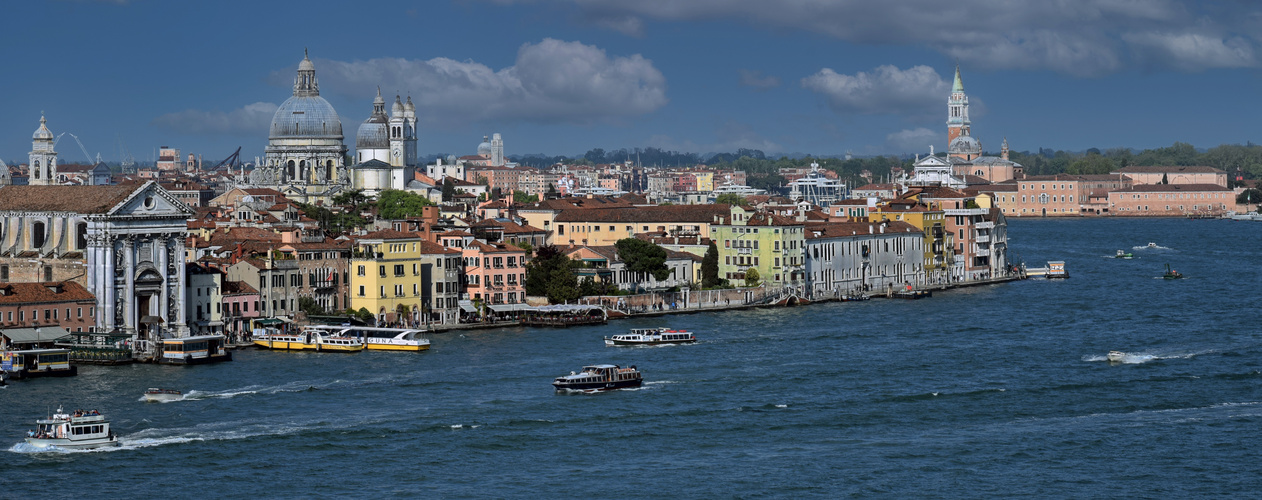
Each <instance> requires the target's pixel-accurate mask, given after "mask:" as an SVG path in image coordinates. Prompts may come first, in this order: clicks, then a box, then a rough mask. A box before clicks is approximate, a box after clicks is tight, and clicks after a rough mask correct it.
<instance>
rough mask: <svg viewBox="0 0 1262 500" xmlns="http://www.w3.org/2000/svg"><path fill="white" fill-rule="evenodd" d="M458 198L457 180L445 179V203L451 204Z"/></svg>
mask: <svg viewBox="0 0 1262 500" xmlns="http://www.w3.org/2000/svg"><path fill="white" fill-rule="evenodd" d="M455 196H456V180H455V179H452V178H451V177H444V178H443V201H445V202H450V201H452V200H453V199H455Z"/></svg>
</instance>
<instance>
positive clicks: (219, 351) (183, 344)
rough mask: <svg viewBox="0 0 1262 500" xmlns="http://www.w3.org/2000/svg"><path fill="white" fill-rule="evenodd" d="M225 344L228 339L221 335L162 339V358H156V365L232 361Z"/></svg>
mask: <svg viewBox="0 0 1262 500" xmlns="http://www.w3.org/2000/svg"><path fill="white" fill-rule="evenodd" d="M227 344H228V338H227V337H225V336H223V335H198V336H195V337H178V338H171V339H162V357H160V358H158V363H163V364H172V365H195V364H202V363H217V362H220V361H232V352H230V351H228V349H227Z"/></svg>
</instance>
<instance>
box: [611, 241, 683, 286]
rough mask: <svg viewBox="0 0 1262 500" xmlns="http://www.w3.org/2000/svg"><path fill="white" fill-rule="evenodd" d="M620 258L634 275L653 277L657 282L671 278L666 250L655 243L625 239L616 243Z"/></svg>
mask: <svg viewBox="0 0 1262 500" xmlns="http://www.w3.org/2000/svg"><path fill="white" fill-rule="evenodd" d="M614 247H615V248H617V249H618V256H619V257H620V258H621V259H622V262H625V263H626V265H627V270H628V271H631V272H633V273H640V274H644V275H652V276H653V278H654V279H656V280H657V281H662V280H665V279H666V278H669V277H670V274H671V269H670V268H669V267H666V249H665V248H662V247H660V246H657V245H655V244H653V243H650V242H647V241H644V240H641V239H636V238H623V239H620V240H618V241H617V242H614Z"/></svg>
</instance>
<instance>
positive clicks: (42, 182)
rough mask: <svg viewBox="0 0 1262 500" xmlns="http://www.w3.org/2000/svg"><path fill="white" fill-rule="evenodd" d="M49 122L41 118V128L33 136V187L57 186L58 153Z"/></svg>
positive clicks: (31, 166)
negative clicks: (49, 128) (54, 147)
mask: <svg viewBox="0 0 1262 500" xmlns="http://www.w3.org/2000/svg"><path fill="white" fill-rule="evenodd" d="M47 123H48V120H46V119H45V118H44V116H43V115H40V117H39V128H38V129H36V130H35V134H34V135H32V136H31V139H32V140H31V153H30V162H29V163H28V165H30V171H29V175H30V177H29V178H28V183H29V184H30V185H32V186H51V185H53V184H57V152H56V151H53V142H54V139H53V133H52V132H50V131H49V130H48V125H47Z"/></svg>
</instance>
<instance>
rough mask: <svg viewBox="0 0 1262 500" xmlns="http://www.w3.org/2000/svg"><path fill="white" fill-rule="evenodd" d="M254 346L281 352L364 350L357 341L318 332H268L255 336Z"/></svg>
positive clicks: (361, 343)
mask: <svg viewBox="0 0 1262 500" xmlns="http://www.w3.org/2000/svg"><path fill="white" fill-rule="evenodd" d="M254 345H256V346H259V347H266V348H268V349H277V350H282V351H316V352H359V351H362V350H364V343H363V342H361V341H359V340H358V339H353V338H349V337H337V336H332V335H321V334H320V333H319V332H316V331H307V330H303V332H302V333H298V334H292V333H280V332H277V331H275V330H269V331H268V333H265V334H263V335H255V336H254Z"/></svg>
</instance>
